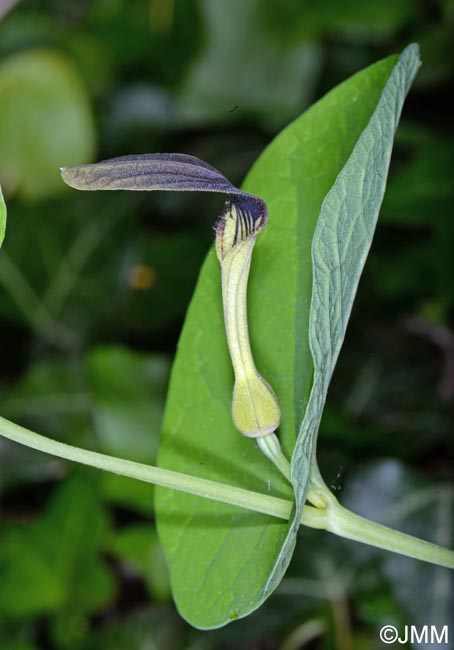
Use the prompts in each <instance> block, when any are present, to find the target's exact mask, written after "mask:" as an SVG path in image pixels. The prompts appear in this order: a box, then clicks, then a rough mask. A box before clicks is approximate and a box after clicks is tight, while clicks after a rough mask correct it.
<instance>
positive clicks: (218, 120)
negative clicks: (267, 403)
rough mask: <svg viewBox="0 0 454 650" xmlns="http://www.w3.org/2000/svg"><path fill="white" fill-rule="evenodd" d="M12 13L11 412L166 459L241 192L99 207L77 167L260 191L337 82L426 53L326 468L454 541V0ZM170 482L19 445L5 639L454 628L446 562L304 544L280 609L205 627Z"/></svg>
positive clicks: (203, 637) (332, 407)
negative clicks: (158, 155) (184, 168)
mask: <svg viewBox="0 0 454 650" xmlns="http://www.w3.org/2000/svg"><path fill="white" fill-rule="evenodd" d="M14 4H15V5H16V6H13V5H14ZM9 5H11V6H10V7H9V9H10V10H9V12H8V6H9ZM2 14H4V15H3V19H2V21H1V23H0V182H1V184H2V187H3V191H4V194H5V199H6V201H7V204H8V226H7V237H6V240H5V243H4V246H3V249H2V252H1V254H0V319H1V337H0V349H1V357H0V359H1V363H0V399H1V413H2V415H3V416H4V417H7V418H10V419H12V420H14V421H16V422H18V423H21V424H23V425H25V426H27V427H29V428H31V429H33V430H36V431H38V432H41V433H43V434H45V435H48V436H50V437H53V438H55V439H58V440H61V441H64V442H68V443H70V444H75V445H79V446H84V447H87V448H89V449H94V450H99V451H101V452H104V453H109V454H113V455H119V456H123V457H125V458H131V459H133V460H140V461H142V462H153V460H154V457H155V452H156V448H157V444H158V437H159V426H160V419H161V415H162V409H163V405H164V399H165V394H166V387H167V381H168V373H169V368H170V365H171V362H172V357H173V355H174V353H175V347H176V342H177V338H178V334H179V331H180V329H181V325H182V322H183V318H184V314H185V310H186V308H187V305H188V301H189V300H190V297H191V293H192V291H193V288H194V284H195V282H196V279H197V274H198V270H199V267H200V265H201V262H202V260H203V258H204V255H205V253H206V251H207V249H208V247H209V245H210V243H211V241H212V236H213V233H212V226H213V224H214V223H215V220H216V217H217V215H218V213H219V211H220V209H221V206H222V198H221V199H219V198H216V197H213V196H210V195H191V194H177V193H175V194H171V193H156V194H154V193H153V194H148V193H132V192H131V193H120V192H118V193H93V194H91V193H78V192H75V191H73V190H69V189H68V188H66V187H65V186H64V184H63V183H62V182H61V180H60V177H59V172H58V168H59V167H60V166H61V165H65V164H71V163H83V162H90V161H94V160H100V159H103V158H108V157H112V156H115V155H123V154H127V153H141V152H153V151H178V152H185V153H191V154H194V155H196V156H199V157H200V158H202V159H204V160H207V161H208V162H210V163H211V164H213V165H214V166H215V167H217V168H219V169H220V170H221V171H222V172H223V173H224V174H225V175H226V176H227V177H228V178H229V179H230V180H231V181H232V182H233V183H235V184H240V183H241V181H242V179H243V177H244V175H245V174H246V172H247V170H248V169H249V167H250V166H251V164H252V163H253V161H254V160H255V158H256V157H257V156H258V154H259V153H260V152H261V151H262V150H263V148H264V147H265V146H266V145H267V143H268V142H270V140H271V139H272V138H273V136H274V135H275V134H276V133H277V132H278V131H279V130H280V129H281V128H282V127H284V126H285V125H286V124H287V123H288V122H289V121H290V120H292V119H293V118H295V117H297V116H298V115H299V114H300V113H301V112H302V111H304V110H305V109H306V108H307V107H308V106H309V105H310V104H311V103H312V102H313V101H315V100H316V99H318V98H319V97H321V96H322V95H323V94H324V93H325V92H326V91H327V90H329V89H330V88H332V87H333V86H335V85H336V84H337V83H339V82H341V81H342V80H344V79H346V78H347V77H348V76H349V75H351V74H353V73H354V72H356V71H358V70H360V69H361V68H363V67H365V66H367V65H369V64H371V63H373V62H374V61H376V60H378V59H380V58H382V57H384V56H387V55H388V54H391V53H394V52H397V51H400V50H401V49H402V48H403V47H404V46H405V45H406V44H408V43H409V42H412V41H417V42H419V43H420V46H421V56H422V60H423V68H422V69H421V70H420V72H419V74H418V77H417V79H416V82H415V85H414V87H413V89H412V91H411V93H410V96H409V98H408V100H407V103H406V106H405V109H404V114H403V118H402V122H401V126H400V127H399V132H398V134H397V141H396V147H395V151H394V155H393V161H392V167H391V175H390V182H389V186H388V190H387V193H386V197H385V201H384V204H383V209H382V212H381V218H380V223H379V227H378V230H377V234H376V237H375V240H374V244H373V247H372V251H371V254H370V257H369V260H368V262H367V266H366V269H365V272H364V276H363V279H362V282H361V286H360V290H359V293H358V298H357V301H356V303H355V309H354V313H353V316H352V320H351V323H350V326H349V330H348V335H347V340H346V342H345V345H344V348H343V351H342V354H341V358H340V361H339V364H338V367H337V369H336V373H335V377H334V380H333V384H332V387H331V389H330V393H329V400H328V404H327V407H326V411H325V415H324V419H323V423H322V429H321V433H320V437H319V441H320V442H319V458H320V464H321V468H322V471H323V474H324V476H325V478H326V480H327V481H328V483H329V485H330V486H331V487H332V489H333V490H334V491H335V493H336V494H338V495H339V496H340V499H341V500H342V501H343V502H344V503H346V504H347V505H349V506H350V507H351V508H353V509H354V510H355V511H357V512H360V513H361V514H366V515H367V516H369V517H370V518H372V519H375V520H377V521H381V522H383V523H387V524H389V525H392V526H393V527H396V528H399V529H401V530H405V531H408V532H411V533H413V534H416V535H418V536H421V537H423V538H426V539H431V540H433V541H436V542H438V543H441V544H444V545H449V544H451V543H452V538H453V520H452V513H453V505H454V503H453V502H454V495H453V489H452V484H451V487H450V478H451V477H450V470H451V469H452V438H451V440H450V441H449V439H448V438H449V427H450V411H449V404H450V400H451V398H452V394H453V391H454V376H453V369H454V343H453V337H452V334H451V333H450V330H449V329H448V323H449V317H450V314H451V313H452V292H451V287H452V280H453V274H452V266H451V247H452V241H453V238H452V223H453V218H452V207H453V185H452V176H451V169H452V162H453V161H452V155H453V147H452V128H451V122H450V117H451V107H450V103H449V92H450V90H451V88H450V82H451V80H452V67H453V64H452V62H453V57H452V43H451V40H450V39H451V35H452V27H453V22H454V6H453V4H452V2H450V1H448V0H439V1H436V0H433V1H424V0H421V1H415V0H398V1H396V0H381V2H376V3H372V2H364V1H363V0H348V1H344V2H339V1H337V0H319V1H318V2H316V3H315V2H311V1H310V0H300V1H298V0H280V1H279V2H274V1H273V0H231V1H230V2H222V0H197V1H196V0H129V1H128V2H122V1H120V0H92V1H90V2H89V1H88V0H73V1H71V0H64V1H61V0H47V1H44V0H43V1H42V2H38V1H37V0H34V1H29V2H25V1H24V2H19V3H14V2H7V1H5V0H3V2H1V3H0V15H2ZM450 454H451V456H450ZM152 493H153V488H152V487H151V486H149V485H145V484H140V483H136V482H133V481H129V480H127V479H123V478H118V477H115V476H108V475H103V474H101V473H100V472H96V471H95V470H87V469H84V468H81V467H77V466H75V465H72V464H69V463H64V462H63V461H59V460H57V459H54V458H51V457H47V456H45V455H42V454H39V453H37V452H32V451H31V450H28V449H25V448H21V447H19V446H17V445H15V444H12V443H11V444H10V443H8V442H6V441H5V440H3V439H0V648H2V650H3V649H5V650H38V649H40V650H57V649H58V650H66V649H69V648H71V650H92V649H93V650H94V649H96V650H98V649H102V650H126V649H128V650H149V649H152V648H153V649H154V648H163V649H165V650H168V649H169V650H173V649H175V650H179V649H186V648H188V649H192V650H211V649H213V650H214V649H215V650H218V649H225V650H227V649H232V650H233V649H235V650H236V649H239V650H242V649H244V650H246V649H248V650H249V649H256V650H259V649H260V650H274V649H275V648H276V649H277V648H282V650H297V649H298V648H302V647H305V648H306V647H307V648H327V649H329V648H336V649H339V650H353V648H355V649H356V648H358V649H362V648H374V647H377V648H378V647H381V646H380V641H379V640H378V631H379V629H380V627H381V626H382V625H385V624H393V625H396V626H397V627H398V628H399V629H402V630H403V626H404V625H405V624H416V625H418V626H422V625H424V624H429V625H430V624H434V625H438V626H441V625H443V624H446V623H447V622H448V612H449V611H450V610H449V608H450V607H451V605H450V603H449V591H450V584H449V576H448V574H447V572H445V571H444V570H442V569H438V568H435V567H431V566H429V565H425V564H422V563H417V562H416V561H413V560H410V559H407V558H400V557H398V556H393V555H391V554H387V553H384V552H380V551H376V550H373V549H370V548H368V547H365V546H361V545H359V544H354V543H349V542H346V541H345V540H341V539H338V538H335V537H332V536H330V535H329V534H327V533H322V532H317V531H312V530H308V529H305V530H303V531H302V534H301V538H302V539H301V540H300V543H299V545H298V547H297V551H296V554H295V560H294V561H293V563H292V566H291V569H290V571H289V574H288V576H287V577H286V578H285V580H284V581H283V583H282V585H281V587H280V588H279V589H278V590H277V592H276V594H275V595H273V596H272V598H271V599H270V600H269V601H268V602H267V603H266V604H265V606H264V607H263V608H261V609H260V610H259V611H258V612H256V613H255V614H254V615H252V616H251V617H249V618H247V619H245V620H243V621H238V622H235V623H233V624H231V625H230V626H228V627H227V628H224V629H222V630H219V631H214V632H199V631H197V630H194V629H192V628H190V627H189V626H188V625H187V624H186V623H185V622H184V621H183V620H182V619H181V618H180V617H179V616H178V614H177V613H176V611H175V608H174V605H173V604H172V600H171V596H170V591H169V585H168V580H167V573H166V568H165V563H164V560H163V557H162V553H161V549H160V547H159V542H158V540H157V537H156V531H155V526H154V520H153V502H152ZM220 588H222V586H221V585H220ZM451 593H452V591H451ZM451 611H452V608H451ZM452 635H453V630H452V629H451V636H452ZM444 647H448V646H444Z"/></svg>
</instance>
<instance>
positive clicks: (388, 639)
mask: <svg viewBox="0 0 454 650" xmlns="http://www.w3.org/2000/svg"><path fill="white" fill-rule="evenodd" d="M398 636H399V632H398V631H397V630H396V628H395V627H394V625H385V627H382V629H381V630H380V639H381V641H383V643H394V642H395V641H397V637H398Z"/></svg>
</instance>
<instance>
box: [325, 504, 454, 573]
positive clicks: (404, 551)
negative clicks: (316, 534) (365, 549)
mask: <svg viewBox="0 0 454 650" xmlns="http://www.w3.org/2000/svg"><path fill="white" fill-rule="evenodd" d="M326 530H328V531H330V532H331V533H334V534H335V535H339V536H340V537H345V538H347V539H352V540H354V541H356V542H362V543H363V544H369V545H370V546H376V547H378V548H382V549H384V550H386V551H393V552H394V553H400V554H401V555H406V556H407V557H412V558H415V559H416V560H423V561H425V562H431V563H432V564H438V565H441V566H446V567H449V568H451V569H454V552H453V551H451V550H449V549H447V548H443V546H438V545H437V544H432V543H431V542H426V541H424V540H422V539H418V538H417V537H413V536H412V535H406V534H405V533H401V532H398V531H396V530H393V529H392V528H388V527H387V526H383V525H382V524H377V523H375V522H374V521H370V520H369V519H366V518H365V517H361V516H360V515H357V514H355V513H354V512H351V510H348V509H347V508H344V507H343V506H341V504H340V503H339V502H338V501H336V505H335V506H334V507H333V506H330V508H329V514H328V516H327V526H326Z"/></svg>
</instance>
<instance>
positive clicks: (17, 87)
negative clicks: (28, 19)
mask: <svg viewBox="0 0 454 650" xmlns="http://www.w3.org/2000/svg"><path fill="white" fill-rule="evenodd" d="M94 148H95V132H94V124H93V117H92V113H91V108H90V105H89V102H88V97H87V93H86V90H85V88H84V86H83V84H82V83H81V81H80V79H79V77H78V75H77V73H76V71H75V70H74V69H73V67H72V65H71V63H70V62H69V61H68V60H67V59H66V58H64V57H63V56H61V55H60V54H59V53H58V52H53V51H50V50H49V51H47V50H35V51H33V50H30V51H27V52H21V53H19V54H15V55H14V56H11V57H9V58H7V59H5V61H4V62H2V64H1V66H0V179H1V182H2V183H3V185H4V188H5V190H8V191H10V192H13V191H20V192H22V193H23V194H24V195H27V196H29V197H42V196H47V195H50V194H53V193H55V192H61V191H62V190H63V189H64V186H63V184H62V183H61V180H60V175H59V173H58V168H59V167H61V165H65V164H71V163H72V162H76V161H87V162H88V161H89V160H90V159H91V158H92V156H93V154H94Z"/></svg>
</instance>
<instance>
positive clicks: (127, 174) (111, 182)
mask: <svg viewBox="0 0 454 650" xmlns="http://www.w3.org/2000/svg"><path fill="white" fill-rule="evenodd" d="M60 171H61V175H62V178H63V180H64V181H65V183H66V184H67V185H69V186H70V187H73V188H75V189H76V190H90V191H93V190H133V191H150V190H166V191H180V192H197V191H199V192H220V193H222V194H228V195H229V199H228V200H227V204H226V208H225V210H224V212H223V213H222V215H221V217H220V219H219V221H218V223H217V225H216V231H217V232H218V231H219V229H222V228H223V225H224V221H225V217H226V215H227V214H228V213H229V211H231V207H232V205H234V206H235V207H236V209H237V211H238V214H239V215H240V217H241V221H240V226H242V227H243V229H244V232H245V234H246V235H247V236H250V235H252V234H257V233H258V232H259V231H260V230H262V229H263V228H264V227H265V225H266V222H267V216H268V211H267V207H266V203H265V202H264V201H263V199H261V198H259V197H258V196H255V195H253V194H248V193H247V192H244V191H243V190H240V189H239V188H238V187H235V186H234V185H232V183H231V182H230V181H229V180H228V179H227V178H226V177H225V176H223V174H221V173H220V172H219V171H218V170H217V169H215V168H214V167H212V166H211V165H209V164H208V163H206V162H204V161H203V160H200V159H199V158H196V157H195V156H188V155H186V154H181V153H153V154H142V155H137V156H121V157H119V158H111V159H110V160H104V161H101V162H98V163H94V164H90V165H72V166H69V167H62V168H61V170H60Z"/></svg>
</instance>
